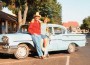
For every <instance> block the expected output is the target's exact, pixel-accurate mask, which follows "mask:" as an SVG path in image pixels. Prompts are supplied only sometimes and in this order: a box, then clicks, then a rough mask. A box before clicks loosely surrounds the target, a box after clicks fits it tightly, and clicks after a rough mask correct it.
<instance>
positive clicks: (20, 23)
mask: <svg viewBox="0 0 90 65" xmlns="http://www.w3.org/2000/svg"><path fill="white" fill-rule="evenodd" d="M18 25H19V26H18V29H20V26H21V25H22V14H21V10H19V12H18Z"/></svg>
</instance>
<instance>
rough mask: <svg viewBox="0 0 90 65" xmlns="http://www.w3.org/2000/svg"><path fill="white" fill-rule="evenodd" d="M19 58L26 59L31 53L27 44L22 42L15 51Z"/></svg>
mask: <svg viewBox="0 0 90 65" xmlns="http://www.w3.org/2000/svg"><path fill="white" fill-rule="evenodd" d="M14 55H15V57H16V58H17V59H24V58H26V57H28V55H29V48H28V46H27V45H25V44H20V45H19V46H18V49H17V51H16V52H15V53H14Z"/></svg>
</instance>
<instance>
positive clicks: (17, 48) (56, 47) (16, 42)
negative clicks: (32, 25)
mask: <svg viewBox="0 0 90 65" xmlns="http://www.w3.org/2000/svg"><path fill="white" fill-rule="evenodd" d="M48 28H49V34H50V37H49V46H48V51H49V52H50V51H60V50H67V51H68V52H69V53H73V52H75V49H76V47H83V46H85V45H86V35H84V34H72V33H70V32H69V31H68V30H67V29H66V28H65V27H64V26H62V25H57V24H48ZM27 29H28V25H23V26H21V28H20V30H19V31H18V32H17V33H15V34H1V35H0V53H8V54H14V55H15V57H16V58H17V59H23V58H26V57H28V55H29V53H30V52H31V51H36V49H35V47H34V43H33V41H32V37H31V35H30V34H29V33H28V32H27Z"/></svg>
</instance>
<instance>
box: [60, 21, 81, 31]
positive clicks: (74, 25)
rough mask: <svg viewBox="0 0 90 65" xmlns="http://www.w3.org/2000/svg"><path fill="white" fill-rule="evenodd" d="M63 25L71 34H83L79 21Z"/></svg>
mask: <svg viewBox="0 0 90 65" xmlns="http://www.w3.org/2000/svg"><path fill="white" fill-rule="evenodd" d="M62 25H63V26H65V27H66V28H67V29H69V30H70V31H71V32H74V33H81V29H80V27H79V24H78V22H77V21H68V22H64V23H63V24H62Z"/></svg>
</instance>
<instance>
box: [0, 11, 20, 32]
mask: <svg viewBox="0 0 90 65" xmlns="http://www.w3.org/2000/svg"><path fill="white" fill-rule="evenodd" d="M17 25H18V23H17V17H15V16H13V15H10V14H7V13H5V12H3V11H0V34H2V33H11V32H15V31H16V30H17Z"/></svg>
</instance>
